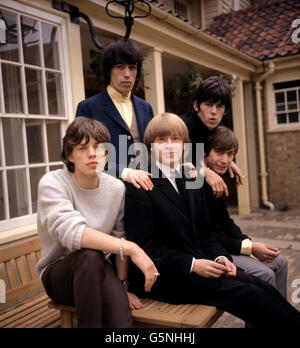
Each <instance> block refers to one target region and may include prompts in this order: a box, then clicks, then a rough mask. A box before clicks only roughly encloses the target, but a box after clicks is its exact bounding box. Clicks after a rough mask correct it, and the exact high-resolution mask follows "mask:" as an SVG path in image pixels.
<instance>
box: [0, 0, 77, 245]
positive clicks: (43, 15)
mask: <svg viewBox="0 0 300 348" xmlns="http://www.w3.org/2000/svg"><path fill="white" fill-rule="evenodd" d="M1 8H3V9H4V10H7V11H10V12H15V13H17V14H19V15H24V16H26V17H30V18H34V19H36V20H40V21H43V22H46V23H49V24H51V25H54V26H56V27H58V47H59V49H58V51H59V57H58V58H59V62H60V69H59V73H60V74H61V78H62V97H63V106H64V114H65V115H64V116H62V117H61V116H49V115H48V116H46V115H47V111H48V110H47V103H45V102H44V105H45V107H46V110H45V111H46V115H29V114H28V109H27V107H26V106H27V103H26V102H25V103H24V102H23V104H24V114H4V93H3V91H2V89H0V100H1V105H2V109H1V110H0V116H5V117H10V118H17V119H21V120H22V122H25V120H26V119H39V120H41V121H42V124H43V126H42V134H43V142H44V144H43V145H44V152H45V153H44V159H45V162H42V163H35V164H29V163H28V156H27V151H26V150H27V149H26V148H24V154H25V164H24V165H18V166H13V169H25V170H26V178H25V180H26V183H27V187H28V188H29V190H28V195H27V199H28V202H29V214H28V215H25V216H20V217H16V218H12V219H7V217H8V213H7V211H8V209H7V208H8V188H7V186H4V187H3V190H4V192H3V195H4V204H5V205H6V209H5V210H6V215H5V218H6V219H5V220H2V221H0V244H1V237H2V235H3V234H5V233H6V232H9V233H13V231H9V230H12V229H14V230H17V229H18V228H22V227H24V226H25V225H30V224H35V223H36V215H37V214H36V213H32V205H31V194H30V178H29V168H34V167H35V168H37V167H44V168H46V172H47V171H49V168H50V166H49V165H50V164H51V166H55V165H61V164H62V162H61V161H59V162H49V158H48V144H47V141H46V136H45V135H46V121H47V120H60V121H61V127H60V131H61V134H60V137H62V136H63V134H64V132H65V130H66V128H67V126H68V124H69V123H70V121H71V120H72V119H73V118H74V116H73V105H72V93H71V77H70V71H69V65H70V63H69V54H68V40H67V23H66V18H65V17H59V16H56V15H53V14H52V13H49V12H46V11H44V10H39V9H36V8H34V7H31V6H28V5H24V4H20V3H18V2H15V1H13V0H6V1H5V4H3V5H2V4H1ZM39 23H40V22H39ZM40 32H41V31H40ZM19 45H21V46H22V40H20V37H19ZM21 49H22V47H21ZM2 62H6V61H5V60H2ZM7 62H9V64H14V65H16V66H20V67H21V70H22V72H21V76H22V79H21V84H22V88H24V90H25V91H26V88H25V87H26V86H25V66H26V64H24V62H11V61H7ZM30 68H32V66H30ZM37 69H40V67H37ZM47 71H50V72H57V71H56V70H55V69H48V68H47ZM1 79H2V77H1V69H0V82H1V83H2V80H1ZM42 83H46V82H45V80H44V81H42ZM1 85H2V84H1ZM23 129H24V127H23ZM23 135H24V134H23ZM3 141H4V138H3V130H2V127H1V123H0V151H2V153H1V157H2V158H4V155H5V154H4V142H3ZM23 141H24V142H26V134H25V137H24V140H23ZM9 167H10V168H11V166H9ZM0 169H2V176H3V177H5V176H6V171H5V170H3V169H5V168H2V167H1V163H0ZM11 169H12V168H11ZM2 180H4V178H2ZM2 233H3V234H2Z"/></svg>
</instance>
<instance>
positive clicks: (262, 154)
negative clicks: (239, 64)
mask: <svg viewBox="0 0 300 348" xmlns="http://www.w3.org/2000/svg"><path fill="white" fill-rule="evenodd" d="M274 71H275V64H274V63H273V62H269V65H268V70H267V71H266V72H265V73H264V74H262V75H261V76H260V77H259V78H258V79H256V80H255V91H256V113H257V124H258V140H259V154H260V156H259V157H260V171H261V172H260V176H261V191H262V192H261V194H262V202H263V204H264V205H265V206H266V207H268V208H269V209H270V210H275V206H274V204H273V203H272V202H270V201H269V197H268V191H267V176H268V173H267V170H266V158H265V139H264V127H263V116H262V102H261V99H262V98H261V90H262V86H261V82H262V81H264V80H265V79H266V78H267V77H268V76H270V75H271V74H273V73H274Z"/></svg>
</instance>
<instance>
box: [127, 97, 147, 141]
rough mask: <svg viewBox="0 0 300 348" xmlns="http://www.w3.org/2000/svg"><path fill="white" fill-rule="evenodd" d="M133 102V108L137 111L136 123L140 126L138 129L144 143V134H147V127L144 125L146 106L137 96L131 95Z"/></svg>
mask: <svg viewBox="0 0 300 348" xmlns="http://www.w3.org/2000/svg"><path fill="white" fill-rule="evenodd" d="M131 96H132V97H131V100H132V103H133V107H134V111H135V115H136V121H137V124H138V128H139V131H140V136H141V141H142V142H143V141H144V133H145V129H146V125H144V115H145V112H144V105H143V103H144V102H143V101H142V100H139V99H138V98H137V97H136V96H135V95H133V94H131Z"/></svg>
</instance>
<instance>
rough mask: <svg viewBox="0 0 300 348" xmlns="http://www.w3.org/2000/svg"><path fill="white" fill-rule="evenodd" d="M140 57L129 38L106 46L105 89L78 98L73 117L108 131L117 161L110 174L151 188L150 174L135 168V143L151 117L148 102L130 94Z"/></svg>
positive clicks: (138, 49)
mask: <svg viewBox="0 0 300 348" xmlns="http://www.w3.org/2000/svg"><path fill="white" fill-rule="evenodd" d="M143 59H144V58H143V54H142V51H141V50H140V48H139V47H138V46H137V45H136V44H134V43H133V42H132V41H130V40H120V41H116V42H113V43H112V44H110V45H108V46H107V47H106V48H105V49H104V51H103V60H102V74H103V81H104V85H105V87H106V88H105V90H104V91H103V92H101V93H98V94H96V95H94V96H92V97H90V98H88V99H85V100H83V101H81V102H80V103H79V104H78V106H77V111H76V116H85V117H89V118H92V119H95V120H98V121H101V122H102V123H103V124H104V125H105V126H106V127H107V129H108V130H109V132H110V137H111V143H112V144H113V146H114V148H115V150H116V161H115V163H110V166H111V169H112V173H113V174H115V175H116V176H117V177H120V178H122V179H123V180H124V181H126V182H129V183H131V184H133V185H135V186H136V187H137V188H140V187H141V186H142V187H143V188H144V189H145V190H147V189H150V190H151V189H152V187H153V184H152V182H151V180H150V174H149V173H148V172H146V171H144V170H141V169H136V168H138V166H136V163H135V159H136V157H137V159H139V156H138V154H139V153H138V151H137V148H135V146H136V143H141V142H143V138H144V132H145V129H146V126H147V124H148V123H149V122H150V120H151V119H152V118H153V110H152V107H151V105H150V104H149V103H147V102H146V101H145V100H143V99H140V98H138V97H136V96H135V95H133V94H132V93H131V91H132V89H133V88H134V87H135V86H136V85H137V83H138V81H139V78H140V75H141V69H142V64H143ZM120 136H122V137H120ZM131 145H133V146H134V151H132V147H131ZM136 155H137V156H136ZM129 167H130V168H129Z"/></svg>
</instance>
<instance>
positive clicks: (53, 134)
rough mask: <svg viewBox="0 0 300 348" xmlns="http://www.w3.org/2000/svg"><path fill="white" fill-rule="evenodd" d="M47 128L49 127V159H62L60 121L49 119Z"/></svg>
mask: <svg viewBox="0 0 300 348" xmlns="http://www.w3.org/2000/svg"><path fill="white" fill-rule="evenodd" d="M46 129H47V142H48V153H49V161H50V162H56V161H61V156H60V153H61V136H60V122H58V121H47V122H46Z"/></svg>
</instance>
